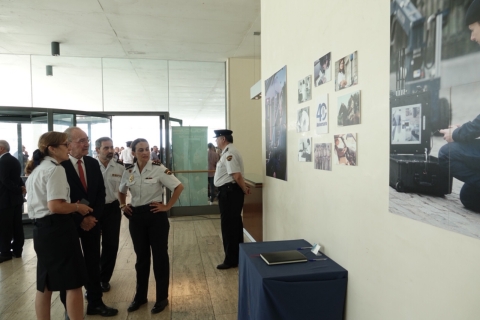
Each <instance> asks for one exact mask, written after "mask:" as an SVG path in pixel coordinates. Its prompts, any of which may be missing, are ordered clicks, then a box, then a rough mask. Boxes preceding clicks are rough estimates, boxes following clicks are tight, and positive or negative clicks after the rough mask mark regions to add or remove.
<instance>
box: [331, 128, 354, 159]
mask: <svg viewBox="0 0 480 320" xmlns="http://www.w3.org/2000/svg"><path fill="white" fill-rule="evenodd" d="M333 141H334V146H333V149H334V153H335V157H334V160H333V163H334V164H337V165H344V166H356V165H357V134H356V133H345V134H336V135H334V136H333Z"/></svg>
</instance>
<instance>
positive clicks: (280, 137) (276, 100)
mask: <svg viewBox="0 0 480 320" xmlns="http://www.w3.org/2000/svg"><path fill="white" fill-rule="evenodd" d="M265 151H266V154H265V163H266V171H265V172H266V175H267V177H273V178H276V179H280V180H285V181H286V180H287V66H284V67H283V68H282V69H280V70H279V71H277V72H276V73H275V74H273V75H272V76H271V77H270V78H268V79H267V80H265Z"/></svg>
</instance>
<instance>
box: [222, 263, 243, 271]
mask: <svg viewBox="0 0 480 320" xmlns="http://www.w3.org/2000/svg"><path fill="white" fill-rule="evenodd" d="M236 267H238V264H232V265H229V264H226V263H222V264H219V265H218V266H217V269H220V270H225V269H230V268H236Z"/></svg>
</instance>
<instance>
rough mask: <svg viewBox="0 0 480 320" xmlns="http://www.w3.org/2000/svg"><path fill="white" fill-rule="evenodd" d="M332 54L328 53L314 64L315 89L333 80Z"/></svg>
mask: <svg viewBox="0 0 480 320" xmlns="http://www.w3.org/2000/svg"><path fill="white" fill-rule="evenodd" d="M330 61H331V52H329V53H327V54H326V55H324V56H323V57H321V58H320V59H318V60H315V62H314V63H313V79H314V83H315V87H318V86H319V85H322V84H324V83H327V82H329V81H330V80H332V70H331V69H330Z"/></svg>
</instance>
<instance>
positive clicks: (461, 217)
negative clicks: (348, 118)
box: [385, 0, 480, 238]
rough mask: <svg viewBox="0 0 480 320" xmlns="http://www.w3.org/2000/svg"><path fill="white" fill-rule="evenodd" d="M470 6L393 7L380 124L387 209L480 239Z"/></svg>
mask: <svg viewBox="0 0 480 320" xmlns="http://www.w3.org/2000/svg"><path fill="white" fill-rule="evenodd" d="M471 2H472V1H468V0H465V1H463V0H462V1H437V0H424V1H423V2H419V1H416V2H414V1H411V2H410V1H409V2H405V1H403V0H393V1H392V2H391V12H390V15H391V16H390V19H391V21H392V24H391V30H390V31H391V32H390V34H391V39H390V40H391V41H390V43H391V47H390V53H391V55H390V105H389V109H390V117H389V119H388V120H387V119H386V120H387V121H385V122H386V125H387V126H388V127H389V132H390V177H389V194H390V202H389V210H390V212H392V213H394V214H398V215H402V216H405V217H408V218H411V219H415V220H418V221H421V222H422V223H428V224H430V225H433V226H436V227H440V228H443V229H447V230H450V231H453V232H457V233H460V234H463V235H467V236H470V237H475V238H480V139H477V138H479V137H480V108H479V101H480V72H478V70H479V69H478V65H479V64H480V48H479V46H478V44H477V43H476V42H480V39H478V38H479V37H480V35H477V36H476V35H475V34H473V37H474V38H475V37H477V38H475V40H476V42H475V41H470V37H471V36H472V33H471V32H470V30H469V23H468V22H466V20H465V13H466V11H467V9H468V8H469V5H470V3H471ZM405 19H406V21H405ZM428 24H430V26H429V28H428V26H427V25H428ZM470 26H471V24H470ZM427 28H428V29H427ZM427 30H428V31H427ZM472 40H473V39H472ZM409 44H410V46H409Z"/></svg>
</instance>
